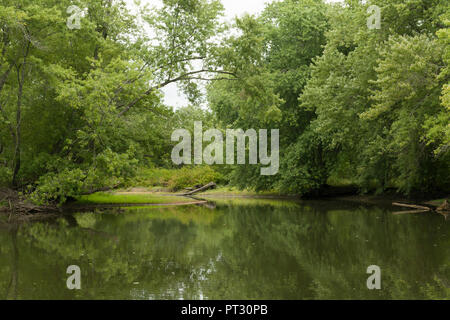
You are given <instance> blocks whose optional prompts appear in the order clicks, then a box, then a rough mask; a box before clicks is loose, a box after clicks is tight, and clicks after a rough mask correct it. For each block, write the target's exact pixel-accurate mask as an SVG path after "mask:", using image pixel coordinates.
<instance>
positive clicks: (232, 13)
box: [126, 0, 343, 108]
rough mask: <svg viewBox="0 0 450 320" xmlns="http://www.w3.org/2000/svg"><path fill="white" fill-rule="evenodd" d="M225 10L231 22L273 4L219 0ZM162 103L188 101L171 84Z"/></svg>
mask: <svg viewBox="0 0 450 320" xmlns="http://www.w3.org/2000/svg"><path fill="white" fill-rule="evenodd" d="M340 1H343V0H328V1H327V2H340ZM126 2H127V3H128V6H129V7H130V8H132V6H133V0H126ZM221 2H222V4H223V6H224V8H225V19H226V20H228V21H231V20H232V19H233V18H234V17H236V16H241V15H243V14H244V13H249V14H259V13H261V12H262V11H263V10H264V8H265V6H266V3H270V2H273V1H271V0H221ZM160 3H161V1H160V0H141V4H142V5H144V4H150V5H157V6H158V5H159V4H160ZM163 92H164V102H165V104H167V105H169V106H173V107H175V108H179V107H182V106H186V105H187V104H188V100H187V99H186V98H185V97H184V95H183V94H182V93H181V92H179V90H178V88H177V85H176V84H171V85H169V86H167V87H165V88H164V89H163Z"/></svg>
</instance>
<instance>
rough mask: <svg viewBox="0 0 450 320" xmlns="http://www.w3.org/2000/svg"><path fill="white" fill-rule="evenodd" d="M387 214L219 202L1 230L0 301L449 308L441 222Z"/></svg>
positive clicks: (331, 204)
mask: <svg viewBox="0 0 450 320" xmlns="http://www.w3.org/2000/svg"><path fill="white" fill-rule="evenodd" d="M394 211H396V209H394V208H392V207H389V206H384V207H383V206H379V205H377V206H373V205H372V206H368V205H362V204H356V203H351V202H347V201H331V200H329V201H303V202H295V201H278V200H262V199H235V200H224V199H222V200H217V201H214V202H212V203H210V204H209V205H208V206H183V207H146V208H125V209H117V208H116V209H106V210H95V211H93V212H84V213H74V214H72V215H67V216H65V217H61V218H57V219H51V220H47V221H43V222H35V223H27V224H21V225H16V226H12V225H6V224H5V223H3V224H2V228H0V299H449V298H450V288H449V283H450V223H449V221H448V220H445V218H444V217H443V216H441V215H438V214H432V213H424V214H394ZM71 265H76V266H79V267H80V270H81V277H80V280H81V289H80V290H69V289H68V288H67V284H66V282H67V279H68V277H69V276H70V274H67V268H68V267H69V266H71ZM371 265H376V266H379V267H380V270H381V290H369V289H368V287H367V279H368V278H369V277H370V276H371V275H370V274H367V268H368V267H369V266H371Z"/></svg>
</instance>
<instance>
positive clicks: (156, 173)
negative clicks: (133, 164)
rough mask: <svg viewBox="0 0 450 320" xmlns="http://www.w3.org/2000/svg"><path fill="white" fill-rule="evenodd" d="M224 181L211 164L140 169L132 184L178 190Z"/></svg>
mask: <svg viewBox="0 0 450 320" xmlns="http://www.w3.org/2000/svg"><path fill="white" fill-rule="evenodd" d="M210 182H216V183H223V182H225V180H224V177H223V176H222V174H220V173H219V172H217V171H215V170H214V169H212V168H211V167H209V166H205V167H183V168H181V169H172V170H169V169H143V168H141V169H140V170H139V171H138V175H137V178H136V179H134V181H133V182H132V185H134V186H137V185H139V186H143V187H155V186H163V187H166V188H168V189H169V190H170V191H178V190H182V189H184V188H187V187H192V186H195V185H197V184H201V185H204V184H207V183H210Z"/></svg>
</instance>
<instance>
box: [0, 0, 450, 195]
mask: <svg viewBox="0 0 450 320" xmlns="http://www.w3.org/2000/svg"><path fill="white" fill-rule="evenodd" d="M366 2H368V1H358V0H347V1H345V3H343V4H327V3H325V2H324V1H321V0H284V1H280V2H273V3H272V4H269V5H268V6H267V7H266V9H265V10H264V12H263V13H262V14H261V15H260V16H257V17H255V16H249V15H245V16H242V17H240V18H237V19H236V20H235V22H234V24H233V25H232V26H226V25H224V24H222V23H221V21H222V19H221V16H222V12H223V8H222V5H221V4H220V1H218V0H164V1H162V6H161V7H159V8H147V7H145V6H143V7H141V8H140V10H139V12H138V13H135V14H134V13H131V12H130V11H129V8H127V7H126V5H125V2H124V1H122V0H79V1H77V2H76V3H75V4H76V5H77V6H78V7H80V8H82V9H83V14H82V16H81V19H80V28H79V29H76V28H75V29H72V28H68V25H67V20H68V17H69V16H70V13H68V11H67V8H68V7H70V6H71V5H73V4H74V3H72V1H69V0H58V1H56V0H37V1H36V0H13V1H12V0H3V1H2V2H1V4H0V184H2V185H7V186H12V187H15V188H17V189H21V190H23V191H26V192H29V193H30V194H32V196H33V198H34V199H35V200H36V201H38V202H48V201H55V200H57V201H61V202H63V201H65V199H67V197H69V196H74V195H77V194H80V193H83V192H85V191H86V190H92V189H95V188H99V187H104V186H114V185H118V184H120V183H122V182H124V181H126V180H127V179H129V178H131V177H132V176H133V175H135V172H136V169H137V168H138V167H164V168H170V167H174V165H173V164H172V162H171V159H170V154H171V150H172V147H173V145H174V143H173V142H171V139H170V138H171V133H172V131H173V130H174V129H176V128H189V129H190V128H192V125H193V122H194V121H203V123H204V127H216V128H220V129H223V130H224V129H226V128H242V129H248V128H255V129H259V128H268V129H270V128H280V152H281V154H280V161H281V168H280V173H279V174H278V175H276V176H261V175H260V174H259V173H260V170H259V168H257V167H256V166H245V165H244V166H235V167H226V166H225V167H222V168H219V169H218V170H221V171H222V173H223V174H224V175H225V176H226V177H228V178H229V181H230V182H231V183H232V184H235V185H238V186H240V187H243V188H244V187H251V188H255V189H257V190H264V189H265V190H268V189H278V190H281V191H282V192H288V193H295V194H305V193H310V192H316V191H318V190H320V189H321V188H322V187H323V186H325V185H326V184H327V183H330V181H349V182H351V183H353V184H356V185H358V186H359V187H360V189H361V191H380V192H382V191H385V190H386V189H389V188H395V189H397V190H399V191H401V192H403V193H404V194H414V193H416V192H434V191H438V190H440V191H442V190H444V191H445V190H449V188H450V125H449V122H450V102H449V101H450V97H449V95H450V89H449V76H450V73H449V69H448V63H449V59H450V57H449V54H450V53H449V41H450V33H449V29H448V27H449V24H450V8H449V7H448V5H447V4H446V3H445V1H439V0H408V1H405V0H372V1H369V2H370V4H375V5H378V6H379V7H380V8H381V18H382V21H381V29H369V28H368V27H367V24H366V20H367V18H368V13H367V8H368V6H369V5H370V4H369V3H366ZM201 81H202V82H203V83H205V82H206V83H207V94H206V98H205V97H203V96H204V94H202V90H201V88H200V87H199V83H200V82H201ZM172 83H177V84H178V85H179V86H180V88H182V89H183V90H184V91H185V92H186V94H187V95H188V97H189V99H190V101H191V103H192V106H189V107H185V108H181V109H177V110H174V109H173V108H172V106H166V105H164V103H163V102H162V94H161V90H160V89H162V88H163V87H165V86H167V85H169V84H172ZM205 100H207V102H208V105H209V111H204V110H202V109H201V108H199V107H198V106H199V105H200V104H201V103H202V102H204V101H205ZM184 184H185V183H181V185H184Z"/></svg>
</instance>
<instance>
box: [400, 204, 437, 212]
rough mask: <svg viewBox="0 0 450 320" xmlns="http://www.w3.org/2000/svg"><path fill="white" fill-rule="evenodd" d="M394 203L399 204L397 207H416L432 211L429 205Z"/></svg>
mask: <svg viewBox="0 0 450 320" xmlns="http://www.w3.org/2000/svg"><path fill="white" fill-rule="evenodd" d="M392 205H394V206H397V207H404V208H412V209H416V210H423V211H432V209H431V208H429V207H424V206H419V205H415V204H406V203H398V202H394V203H392Z"/></svg>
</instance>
